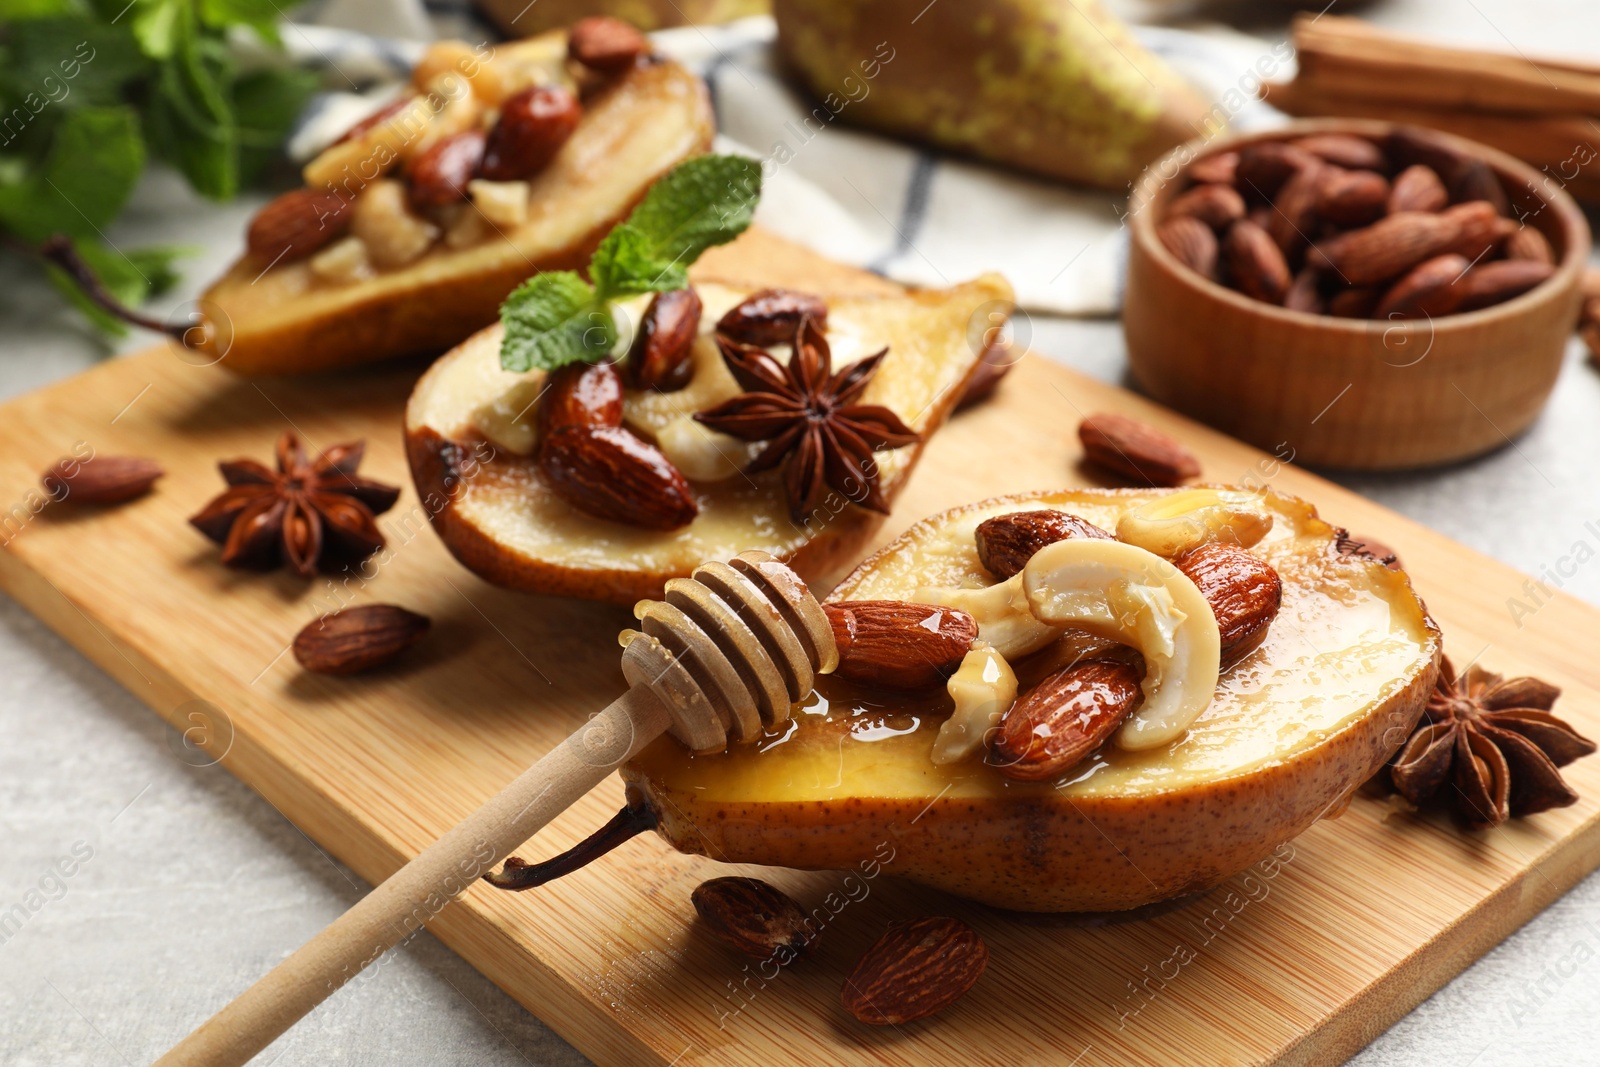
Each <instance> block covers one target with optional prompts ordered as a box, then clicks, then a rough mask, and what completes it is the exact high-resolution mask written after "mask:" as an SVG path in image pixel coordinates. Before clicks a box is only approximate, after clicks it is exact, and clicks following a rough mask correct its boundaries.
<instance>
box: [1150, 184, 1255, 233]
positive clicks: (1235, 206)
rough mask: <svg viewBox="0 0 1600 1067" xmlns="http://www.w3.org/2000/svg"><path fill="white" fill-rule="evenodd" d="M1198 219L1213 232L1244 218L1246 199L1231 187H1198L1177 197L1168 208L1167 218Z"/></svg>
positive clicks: (1214, 185) (1212, 185) (1211, 185)
mask: <svg viewBox="0 0 1600 1067" xmlns="http://www.w3.org/2000/svg"><path fill="white" fill-rule="evenodd" d="M1184 217H1188V218H1196V219H1199V220H1200V221H1201V222H1203V223H1205V224H1206V225H1207V226H1210V227H1211V228H1212V229H1213V230H1221V229H1225V228H1226V227H1227V225H1228V223H1230V222H1232V221H1234V220H1235V219H1242V218H1244V197H1242V196H1240V195H1239V191H1238V190H1237V189H1235V188H1234V187H1233V186H1231V185H1218V184H1210V185H1197V186H1195V187H1194V188H1193V189H1190V190H1189V191H1188V192H1186V193H1183V194H1181V195H1180V196H1178V197H1176V198H1175V199H1174V200H1173V201H1172V204H1171V205H1170V206H1169V207H1168V208H1167V218H1169V219H1179V218H1184Z"/></svg>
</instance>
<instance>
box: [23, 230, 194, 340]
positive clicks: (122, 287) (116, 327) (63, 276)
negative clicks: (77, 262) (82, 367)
mask: <svg viewBox="0 0 1600 1067" xmlns="http://www.w3.org/2000/svg"><path fill="white" fill-rule="evenodd" d="M73 247H74V248H75V249H76V250H77V253H78V255H79V257H80V258H82V260H83V261H84V263H86V264H87V265H88V266H89V268H90V269H91V270H93V271H94V273H95V276H96V277H98V278H99V279H100V284H101V285H102V286H104V287H105V289H106V291H107V292H108V293H110V294H111V295H112V296H113V297H115V298H116V299H117V301H118V302H119V303H122V304H126V305H127V306H128V307H138V306H139V305H140V304H143V303H144V302H145V301H146V300H148V299H149V298H150V297H152V296H154V295H156V294H158V293H160V292H162V291H163V290H164V289H166V288H168V287H170V286H171V285H172V283H173V282H175V281H176V280H177V274H176V272H175V271H174V270H173V268H172V262H173V260H174V259H176V258H177V257H178V256H179V255H181V254H183V252H182V250H180V249H177V248H173V247H170V246H162V247H155V248H138V249H132V250H130V251H129V252H127V253H126V254H123V253H122V252H118V251H116V250H115V249H109V248H106V247H105V246H103V245H101V244H98V243H97V242H94V241H74V242H73ZM45 274H46V276H47V277H48V278H49V279H50V283H51V284H52V285H53V286H55V288H56V290H57V291H58V292H60V293H61V295H62V296H64V297H66V299H67V302H68V303H70V304H71V305H72V306H73V307H76V308H77V309H78V310H79V311H81V312H83V314H84V316H85V317H87V318H88V319H89V321H90V322H92V323H93V324H94V325H95V326H96V327H97V328H99V329H100V330H101V331H102V332H103V333H106V334H109V335H111V336H113V337H122V336H124V335H125V334H127V332H128V326H127V324H126V323H125V322H123V321H122V320H121V319H119V318H117V317H116V316H115V315H112V314H111V313H109V312H107V311H106V310H105V309H104V308H102V307H100V305H98V304H96V303H95V302H94V301H92V300H90V299H89V298H88V297H87V296H85V295H84V294H83V290H82V289H80V288H79V287H78V284H77V283H76V282H75V281H73V279H72V278H71V276H70V275H68V274H67V272H66V271H64V270H62V269H61V268H60V267H58V266H56V265H55V264H54V263H46V264H45Z"/></svg>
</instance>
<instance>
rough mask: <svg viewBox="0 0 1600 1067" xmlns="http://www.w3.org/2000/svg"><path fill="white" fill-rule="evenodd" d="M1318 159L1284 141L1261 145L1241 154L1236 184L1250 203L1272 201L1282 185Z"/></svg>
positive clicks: (1243, 150)
mask: <svg viewBox="0 0 1600 1067" xmlns="http://www.w3.org/2000/svg"><path fill="white" fill-rule="evenodd" d="M1315 162H1316V157H1315V156H1313V155H1311V154H1310V153H1309V152H1304V151H1302V150H1300V149H1298V148H1296V147H1294V146H1293V145H1290V144H1284V143H1283V142H1281V141H1262V142H1260V143H1258V144H1253V145H1250V146H1248V147H1246V148H1243V149H1240V151H1239V164H1238V167H1237V168H1236V169H1235V184H1236V185H1237V186H1238V188H1239V192H1241V193H1243V194H1244V196H1245V197H1246V198H1247V199H1253V200H1256V201H1258V202H1260V201H1270V200H1272V199H1274V198H1275V197H1276V196H1277V195H1278V190H1279V189H1281V188H1283V183H1284V182H1286V181H1288V180H1289V178H1290V177H1291V176H1292V175H1293V174H1294V173H1295V172H1296V171H1298V170H1300V169H1301V168H1302V167H1306V166H1310V165H1312V164H1314V163H1315Z"/></svg>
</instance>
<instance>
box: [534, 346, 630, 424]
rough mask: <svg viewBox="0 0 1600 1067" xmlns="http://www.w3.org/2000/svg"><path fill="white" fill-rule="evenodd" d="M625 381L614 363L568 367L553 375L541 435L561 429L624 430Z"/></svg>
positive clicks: (541, 408) (541, 415) (542, 410)
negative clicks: (598, 427)
mask: <svg viewBox="0 0 1600 1067" xmlns="http://www.w3.org/2000/svg"><path fill="white" fill-rule="evenodd" d="M621 425H622V377H621V376H620V375H619V374H618V373H617V367H616V364H614V363H609V362H607V363H568V364H567V365H566V366H565V367H558V368H557V369H555V370H553V371H551V372H550V378H549V385H548V386H547V387H546V388H545V393H544V398H543V400H541V401H540V404H539V431H540V433H541V434H548V433H550V432H551V431H552V430H555V429H556V428H558V427H561V426H621Z"/></svg>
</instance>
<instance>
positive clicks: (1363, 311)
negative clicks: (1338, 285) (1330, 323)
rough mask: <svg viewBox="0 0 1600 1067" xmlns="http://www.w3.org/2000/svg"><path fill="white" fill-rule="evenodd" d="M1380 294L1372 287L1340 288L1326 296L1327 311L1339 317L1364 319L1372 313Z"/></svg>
mask: <svg viewBox="0 0 1600 1067" xmlns="http://www.w3.org/2000/svg"><path fill="white" fill-rule="evenodd" d="M1382 295H1383V294H1382V293H1381V292H1380V291H1379V290H1377V289H1373V288H1362V289H1341V290H1339V291H1338V292H1337V293H1334V294H1333V295H1332V296H1330V297H1328V303H1327V311H1328V314H1330V315H1334V316H1337V317H1338V318H1341V319H1365V318H1368V317H1370V316H1371V315H1372V309H1373V308H1375V307H1377V306H1378V298H1379V297H1380V296H1382Z"/></svg>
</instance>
